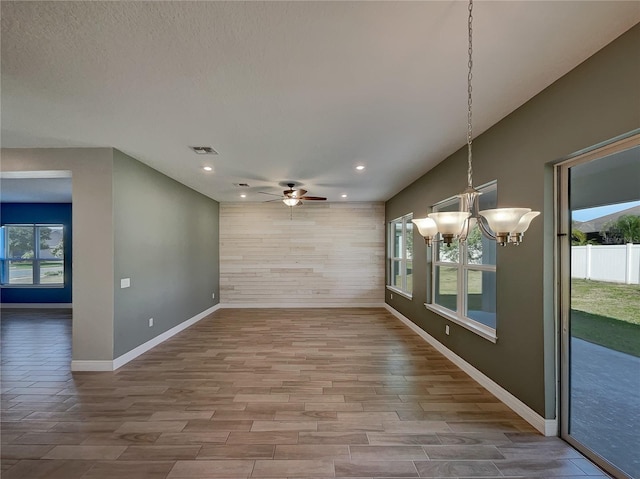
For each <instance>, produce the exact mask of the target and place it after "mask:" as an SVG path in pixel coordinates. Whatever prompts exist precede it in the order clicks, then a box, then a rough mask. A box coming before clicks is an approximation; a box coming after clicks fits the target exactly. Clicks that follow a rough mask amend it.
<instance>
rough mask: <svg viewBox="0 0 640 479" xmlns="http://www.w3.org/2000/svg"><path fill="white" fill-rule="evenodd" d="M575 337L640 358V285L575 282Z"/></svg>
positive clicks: (573, 306)
mask: <svg viewBox="0 0 640 479" xmlns="http://www.w3.org/2000/svg"><path fill="white" fill-rule="evenodd" d="M571 335H572V336H575V337H577V338H580V339H584V340H585V341H589V342H592V343H595V344H600V345H601V346H604V347H606V348H609V349H614V350H616V351H621V352H623V353H627V354H632V355H634V356H637V357H640V286H638V285H637V284H636V285H628V284H617V283H605V282H601V281H590V280H583V279H572V280H571Z"/></svg>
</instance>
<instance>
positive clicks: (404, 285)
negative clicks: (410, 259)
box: [400, 216, 407, 291]
mask: <svg viewBox="0 0 640 479" xmlns="http://www.w3.org/2000/svg"><path fill="white" fill-rule="evenodd" d="M400 269H401V271H402V291H406V290H407V217H406V216H403V217H402V264H401V265H400Z"/></svg>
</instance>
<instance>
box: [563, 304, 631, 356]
mask: <svg viewBox="0 0 640 479" xmlns="http://www.w3.org/2000/svg"><path fill="white" fill-rule="evenodd" d="M571 336H573V337H575V338H580V339H584V340H585V341H589V342H590V343H595V344H599V345H601V346H604V347H606V348H609V349H613V350H615V351H620V352H623V353H627V354H631V355H633V356H636V357H640V326H638V325H637V324H633V323H627V322H624V321H619V320H617V319H613V318H608V317H606V316H600V315H597V314H589V313H585V312H584V311H578V310H571Z"/></svg>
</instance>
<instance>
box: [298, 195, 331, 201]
mask: <svg viewBox="0 0 640 479" xmlns="http://www.w3.org/2000/svg"><path fill="white" fill-rule="evenodd" d="M300 199H301V200H311V201H325V200H326V198H323V197H322V196H301V197H300Z"/></svg>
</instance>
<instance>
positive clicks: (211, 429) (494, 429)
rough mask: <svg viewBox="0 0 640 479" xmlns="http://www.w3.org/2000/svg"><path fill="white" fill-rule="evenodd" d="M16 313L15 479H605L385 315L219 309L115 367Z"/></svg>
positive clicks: (50, 320) (8, 466) (59, 324)
mask: <svg viewBox="0 0 640 479" xmlns="http://www.w3.org/2000/svg"><path fill="white" fill-rule="evenodd" d="M70 329H71V321H70V314H68V313H66V314H65V313H63V312H62V313H61V312H55V311H48V312H35V311H33V310H32V311H6V310H5V311H3V317H2V393H3V397H2V478H3V479H15V478H25V479H40V478H47V479H120V478H123V479H130V478H131V479H165V478H170V479H178V478H190V479H208V478H247V477H252V478H303V477H314V478H333V477H345V478H346V477H349V478H354V477H357V478H373V477H376V478H378V477H384V478H390V477H505V476H506V477H547V478H550V477H563V478H565V479H567V477H572V476H573V477H581V478H584V477H585V476H599V477H606V476H604V475H603V474H602V472H601V471H600V470H599V469H597V468H596V467H595V466H593V465H592V463H590V462H589V461H588V460H587V459H584V458H583V457H582V456H581V455H580V454H579V453H578V452H576V451H575V450H574V449H572V448H571V447H569V446H568V445H566V444H565V443H564V442H563V441H561V440H560V439H558V438H545V437H542V436H541V435H540V434H538V433H537V432H535V431H534V430H533V429H532V428H531V427H530V426H529V425H528V424H527V423H525V422H524V421H523V420H522V419H520V418H519V417H518V416H517V415H516V414H514V413H513V412H511V411H510V410H509V409H508V408H507V407H506V406H504V405H503V404H502V403H500V402H498V401H497V400H496V399H495V398H494V397H493V396H492V395H491V394H489V393H488V392H487V391H486V390H484V389H483V388H482V387H480V386H479V385H478V384H477V383H476V382H474V381H473V380H472V379H470V378H469V377H468V376H467V375H466V374H465V373H463V372H462V371H460V370H459V369H458V368H457V367H456V366H454V365H453V364H452V363H451V362H449V361H448V360H447V359H445V358H444V357H442V356H441V355H440V354H439V353H437V352H436V351H435V350H434V349H433V348H432V347H430V346H429V345H428V344H427V343H425V342H424V341H423V340H422V339H420V338H419V337H417V336H416V335H415V334H414V333H413V332H412V331H411V330H409V329H408V328H407V327H405V326H404V325H403V324H402V323H401V322H400V321H398V320H397V319H395V318H394V317H393V316H391V315H390V314H389V313H388V312H386V311H385V310H383V309H287V310H273V309H255V310H248V309H244V310H231V309H223V310H219V311H217V312H216V313H214V314H213V315H211V316H210V317H208V318H206V319H204V320H202V321H201V322H199V323H197V324H196V325H194V326H193V327H191V328H190V329H188V330H186V331H184V332H182V333H181V334H179V335H177V336H175V337H173V338H172V339H170V340H168V341H166V342H165V343H163V344H161V345H160V346H158V347H156V348H155V349H154V350H152V351H150V352H148V353H146V354H144V355H143V356H141V357H139V358H138V359H136V360H134V361H132V362H130V363H129V364H127V365H126V366H124V367H122V368H121V369H119V370H118V371H116V372H114V373H71V372H70V371H69V363H70Z"/></svg>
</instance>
